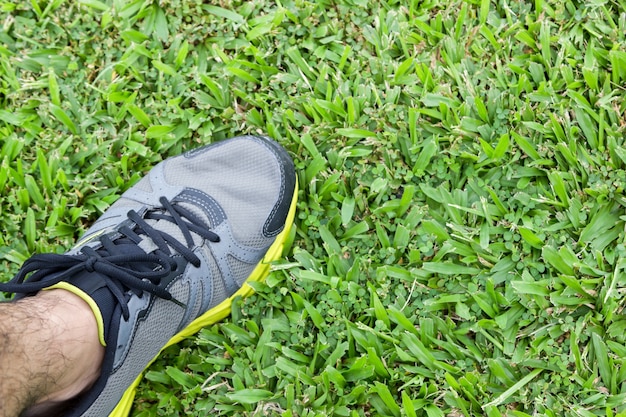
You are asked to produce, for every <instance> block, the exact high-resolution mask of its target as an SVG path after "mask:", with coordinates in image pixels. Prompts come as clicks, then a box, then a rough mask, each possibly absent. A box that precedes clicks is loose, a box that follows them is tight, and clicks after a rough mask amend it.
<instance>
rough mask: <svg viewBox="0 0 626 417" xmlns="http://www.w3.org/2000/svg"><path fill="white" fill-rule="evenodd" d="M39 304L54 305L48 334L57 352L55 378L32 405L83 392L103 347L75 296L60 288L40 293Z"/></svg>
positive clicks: (88, 311) (89, 313) (93, 321)
mask: <svg viewBox="0 0 626 417" xmlns="http://www.w3.org/2000/svg"><path fill="white" fill-rule="evenodd" d="M36 297H38V298H39V300H40V301H42V302H43V301H47V302H51V303H54V304H55V307H54V308H53V309H52V310H51V311H50V312H49V314H50V315H49V318H50V321H49V323H50V326H49V330H50V331H51V332H50V333H49V335H48V337H50V340H53V342H52V343H49V345H50V348H51V350H56V354H55V353H52V355H51V356H56V360H55V362H56V363H55V364H52V367H54V368H56V371H57V372H56V378H55V380H54V383H52V384H50V385H49V389H48V390H46V392H45V395H42V396H41V397H40V398H39V399H38V400H37V401H36V403H35V404H42V403H50V404H54V403H59V402H64V401H67V400H69V399H71V398H74V397H76V396H77V395H79V394H81V393H82V392H84V391H85V390H86V389H88V388H89V387H90V386H91V385H92V384H93V383H94V382H95V381H96V379H97V378H98V376H99V374H100V366H101V363H102V359H103V357H104V348H103V346H102V345H101V344H100V342H99V339H98V327H97V323H96V319H95V317H94V315H93V312H92V310H91V308H90V307H89V305H88V304H87V303H86V302H85V301H84V300H82V299H81V298H80V297H78V296H77V295H75V294H73V293H71V292H69V291H66V290H62V289H52V290H46V291H41V292H40V293H39V294H38V295H37V296H36Z"/></svg>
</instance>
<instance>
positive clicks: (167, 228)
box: [137, 202, 211, 253]
mask: <svg viewBox="0 0 626 417" xmlns="http://www.w3.org/2000/svg"><path fill="white" fill-rule="evenodd" d="M176 204H177V205H180V206H181V207H183V208H185V209H187V210H189V211H190V212H192V213H193V214H194V215H195V216H196V217H197V218H198V219H199V220H201V221H202V222H203V223H204V224H205V226H206V227H207V229H210V227H211V222H210V219H209V217H208V216H207V215H206V214H205V212H204V211H203V210H202V209H200V208H199V207H198V206H196V205H195V204H190V203H185V202H178V203H176ZM166 215H169V213H166ZM183 220H184V221H188V220H185V219H183ZM145 221H146V223H148V225H150V227H152V228H153V229H155V230H158V231H159V232H163V233H165V234H167V235H170V236H171V237H173V238H174V239H176V240H177V241H179V242H180V243H182V244H183V245H185V246H186V245H187V240H186V239H185V236H184V235H183V232H182V230H181V229H180V227H178V225H177V224H176V223H173V222H170V221H168V220H152V219H145ZM191 236H192V238H193V239H194V241H196V242H197V239H202V238H200V237H198V235H196V234H195V233H194V232H191ZM142 238H143V239H142V241H141V242H139V243H138V244H137V246H139V247H140V248H141V249H142V250H143V251H144V252H145V253H151V252H154V251H155V250H157V249H158V246H157V245H156V243H154V241H153V240H152V239H150V238H147V235H145V234H142ZM170 248H171V249H172V251H174V252H175V249H174V248H172V247H171V246H170Z"/></svg>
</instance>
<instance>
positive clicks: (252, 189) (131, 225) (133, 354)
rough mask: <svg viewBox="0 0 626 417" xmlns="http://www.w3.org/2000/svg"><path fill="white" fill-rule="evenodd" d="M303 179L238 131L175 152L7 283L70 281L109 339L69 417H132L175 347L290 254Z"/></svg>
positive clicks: (13, 286)
mask: <svg viewBox="0 0 626 417" xmlns="http://www.w3.org/2000/svg"><path fill="white" fill-rule="evenodd" d="M296 197H297V181H296V175H295V170H294V165H293V162H292V160H291V158H290V157H289V155H288V154H287V152H286V151H285V150H284V149H283V148H282V147H281V146H280V145H279V144H278V143H276V142H274V141H273V140H271V139H269V138H266V137H259V136H240V137H236V138H232V139H228V140H224V141H220V142H216V143H214V144H211V145H208V146H205V147H202V148H199V149H195V150H192V151H189V152H187V153H185V154H182V155H179V156H176V157H173V158H169V159H166V160H164V161H163V162H161V163H160V164H158V165H157V166H155V167H154V168H153V169H152V170H151V171H150V172H149V173H148V175H146V176H145V177H144V178H142V179H141V180H140V181H139V182H138V183H137V184H136V185H134V186H133V187H131V188H130V189H128V191H126V192H125V193H124V194H123V195H122V196H121V197H120V199H119V200H117V201H116V202H115V203H114V204H113V205H112V206H111V207H110V208H109V209H108V210H107V211H106V212H105V213H104V214H103V215H102V217H100V218H99V219H98V220H97V221H96V223H95V224H94V225H93V226H92V227H91V228H90V229H89V230H88V231H87V232H86V233H85V234H84V236H83V237H82V238H81V239H80V240H79V242H78V243H77V244H76V246H75V247H74V248H72V249H71V250H70V251H69V252H67V253H66V254H62V255H61V254H40V255H34V256H33V257H31V258H30V259H29V260H27V261H26V262H25V264H24V266H23V267H22V269H21V270H20V271H19V272H18V274H17V275H16V276H15V277H14V278H13V280H12V281H10V282H9V283H7V284H1V285H0V291H5V292H13V293H16V297H17V298H21V297H27V296H30V295H34V294H36V293H37V292H38V291H40V290H46V289H52V288H62V289H66V290H68V291H71V292H72V293H74V294H76V295H78V296H80V297H81V298H82V299H83V300H85V301H86V302H87V303H88V304H89V306H90V307H91V309H92V310H93V313H94V314H95V316H96V320H97V322H98V329H99V337H100V342H101V343H102V345H103V346H105V352H106V353H105V358H104V361H103V364H102V373H101V375H100V378H99V379H98V380H97V381H96V383H95V384H94V385H93V386H92V387H91V388H90V389H89V390H88V391H86V392H85V393H84V394H82V395H81V396H80V397H78V398H76V399H75V401H73V405H72V406H71V409H70V410H68V411H67V413H66V414H65V415H67V416H71V417H77V416H85V417H87V416H89V417H103V416H113V417H123V416H127V415H128V414H129V412H130V409H131V406H132V403H133V398H134V396H135V389H136V387H137V385H138V383H139V381H140V380H141V377H142V374H143V372H144V370H145V369H146V368H147V367H148V366H149V365H150V364H151V363H152V362H153V361H154V360H155V359H156V358H157V356H158V355H159V353H160V352H161V351H162V350H163V349H165V348H166V347H168V346H170V345H172V344H174V343H177V342H178V341H180V340H182V339H183V338H185V337H188V336H190V335H193V334H194V333H196V332H198V331H199V330H200V329H202V328H203V327H205V326H208V325H210V324H213V323H215V322H217V321H219V320H221V319H223V318H224V317H226V316H227V315H228V314H229V312H230V306H231V302H232V300H233V298H235V297H237V296H246V295H249V294H250V293H251V292H252V288H251V287H250V286H248V285H246V282H249V281H261V280H263V279H264V278H265V277H266V276H267V275H268V274H269V270H270V263H271V262H272V261H275V260H277V259H279V258H280V257H281V256H282V253H283V250H284V246H285V245H286V243H287V241H288V240H289V239H288V238H289V233H290V228H291V225H292V223H293V220H294V213H295V207H296Z"/></svg>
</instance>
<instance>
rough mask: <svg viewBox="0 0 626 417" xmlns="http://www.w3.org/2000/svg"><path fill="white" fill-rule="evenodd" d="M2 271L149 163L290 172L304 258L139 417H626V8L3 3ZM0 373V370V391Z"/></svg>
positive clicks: (539, 0) (176, 366)
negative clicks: (262, 152) (235, 155)
mask: <svg viewBox="0 0 626 417" xmlns="http://www.w3.org/2000/svg"><path fill="white" fill-rule="evenodd" d="M0 24H1V26H0V103H1V106H0V228H1V229H2V230H3V231H4V233H3V234H2V235H0V246H1V247H2V248H1V249H0V259H1V260H0V272H1V273H2V276H3V278H2V279H3V280H6V279H9V278H10V277H11V276H12V274H14V273H15V272H16V271H17V269H18V267H19V265H20V264H21V262H22V261H23V260H25V259H26V258H28V257H29V256H30V255H31V254H33V253H35V252H49V251H53V252H63V251H64V250H66V249H68V248H69V247H71V246H72V244H73V242H75V240H76V239H77V237H78V236H79V235H80V234H81V233H82V232H83V231H85V230H86V228H87V227H88V226H89V225H90V224H91V223H92V222H93V221H94V220H95V219H96V218H97V217H98V216H99V215H100V214H101V213H102V212H103V211H104V210H106V208H107V207H108V206H109V205H110V204H111V203H112V202H113V201H115V199H116V198H117V197H118V196H119V195H120V194H121V193H122V192H123V191H124V190H126V189H127V188H128V187H129V186H130V185H131V184H133V183H134V182H135V181H137V179H138V178H139V177H140V176H141V175H142V174H143V173H145V172H146V171H147V170H148V169H149V168H150V167H151V166H153V165H154V164H155V163H156V162H158V161H160V160H161V159H163V158H165V157H167V156H169V155H175V154H178V153H180V152H182V151H183V150H186V149H191V148H193V147H196V146H199V145H200V144H203V143H209V142H213V141H217V140H220V139H224V138H227V137H230V136H235V135H238V134H241V133H265V134H269V135H271V136H273V137H274V138H276V139H277V140H278V141H279V142H280V143H281V144H283V145H284V146H285V147H286V148H287V149H288V150H289V152H290V153H291V154H292V155H293V157H294V160H295V162H296V166H297V169H298V176H299V182H300V188H301V189H300V194H299V204H298V213H297V219H296V226H297V227H296V228H295V233H294V234H293V245H292V248H291V250H290V251H289V252H288V253H287V254H286V256H285V258H284V260H282V261H280V262H277V263H276V265H275V266H274V270H273V272H272V274H271V275H270V276H269V278H268V279H267V281H266V282H265V283H263V284H255V285H254V289H255V290H256V294H255V295H253V296H251V297H249V298H247V299H245V300H237V302H236V303H234V305H233V309H232V315H231V317H230V318H229V319H227V320H226V321H224V322H222V323H220V324H217V325H214V326H212V327H210V328H206V329H204V330H202V331H201V332H200V333H199V335H198V336H197V337H194V338H191V339H188V340H186V341H184V342H182V343H181V344H180V345H178V346H173V347H171V348H168V349H167V350H166V351H165V353H164V355H163V356H162V357H161V358H160V359H159V360H157V361H156V362H155V363H154V364H153V365H152V366H151V368H150V369H149V370H148V372H147V374H146V377H145V379H144V381H143V382H142V383H141V385H140V386H139V389H138V394H137V398H136V401H135V406H134V408H133V416H135V417H148V416H172V415H181V416H183V415H184V416H188V415H192V416H205V415H238V416H251V415H283V416H327V415H333V416H373V415H384V416H394V417H400V416H427V417H437V416H450V417H457V416H483V415H484V416H489V417H496V416H515V417H522V416H583V417H586V416H600V415H602V416H604V415H607V416H620V415H621V416H626V366H624V365H625V361H626V318H625V317H624V316H623V314H622V312H623V309H624V307H625V306H626V291H625V288H626V260H625V255H626V244H625V243H626V242H625V225H626V210H625V208H626V196H625V193H624V187H625V185H626V173H625V167H626V148H624V141H625V133H626V132H625V131H626V99H625V95H626V94H625V93H626V87H625V86H626V1H624V0H591V1H573V0H558V1H557V0H555V1H544V0H535V1H534V2H531V1H517V0H494V1H489V0H474V1H472V0H467V1H461V0H450V1H441V0H425V1H418V0H406V1H395V0H381V1H369V2H368V1H364V0H320V1H306V0H281V1H276V2H272V1H265V0H258V1H238V0H221V1H219V2H203V1H200V0H187V1H183V0H160V1H156V0H153V1H151V0H146V1H144V0H127V1H123V0H111V1H99V0H77V1H69V0H68V1H64V0H50V1H41V2H37V1H36V0H33V1H25V0H23V1H5V0H2V1H0ZM2 377H4V376H2Z"/></svg>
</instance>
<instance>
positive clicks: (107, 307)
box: [51, 271, 118, 346]
mask: <svg viewBox="0 0 626 417" xmlns="http://www.w3.org/2000/svg"><path fill="white" fill-rule="evenodd" d="M67 284H69V286H66V285H63V287H62V288H64V289H66V290H68V291H70V292H72V293H74V294H76V295H78V296H79V297H80V298H82V299H83V300H84V301H85V302H87V304H89V306H90V307H91V310H92V311H93V313H94V316H95V318H96V322H97V323H98V335H99V338H100V343H101V344H102V345H103V346H106V340H107V338H108V336H109V333H108V331H109V329H110V328H111V321H112V320H113V316H114V314H115V310H116V307H117V304H118V303H117V300H116V299H115V297H114V296H113V293H111V290H110V289H109V288H108V287H107V280H106V277H105V276H104V275H102V274H100V273H98V272H88V271H82V272H79V273H77V274H76V275H74V276H73V277H72V278H71V279H69V280H68V282H67ZM51 288H54V286H53V287H51Z"/></svg>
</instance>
